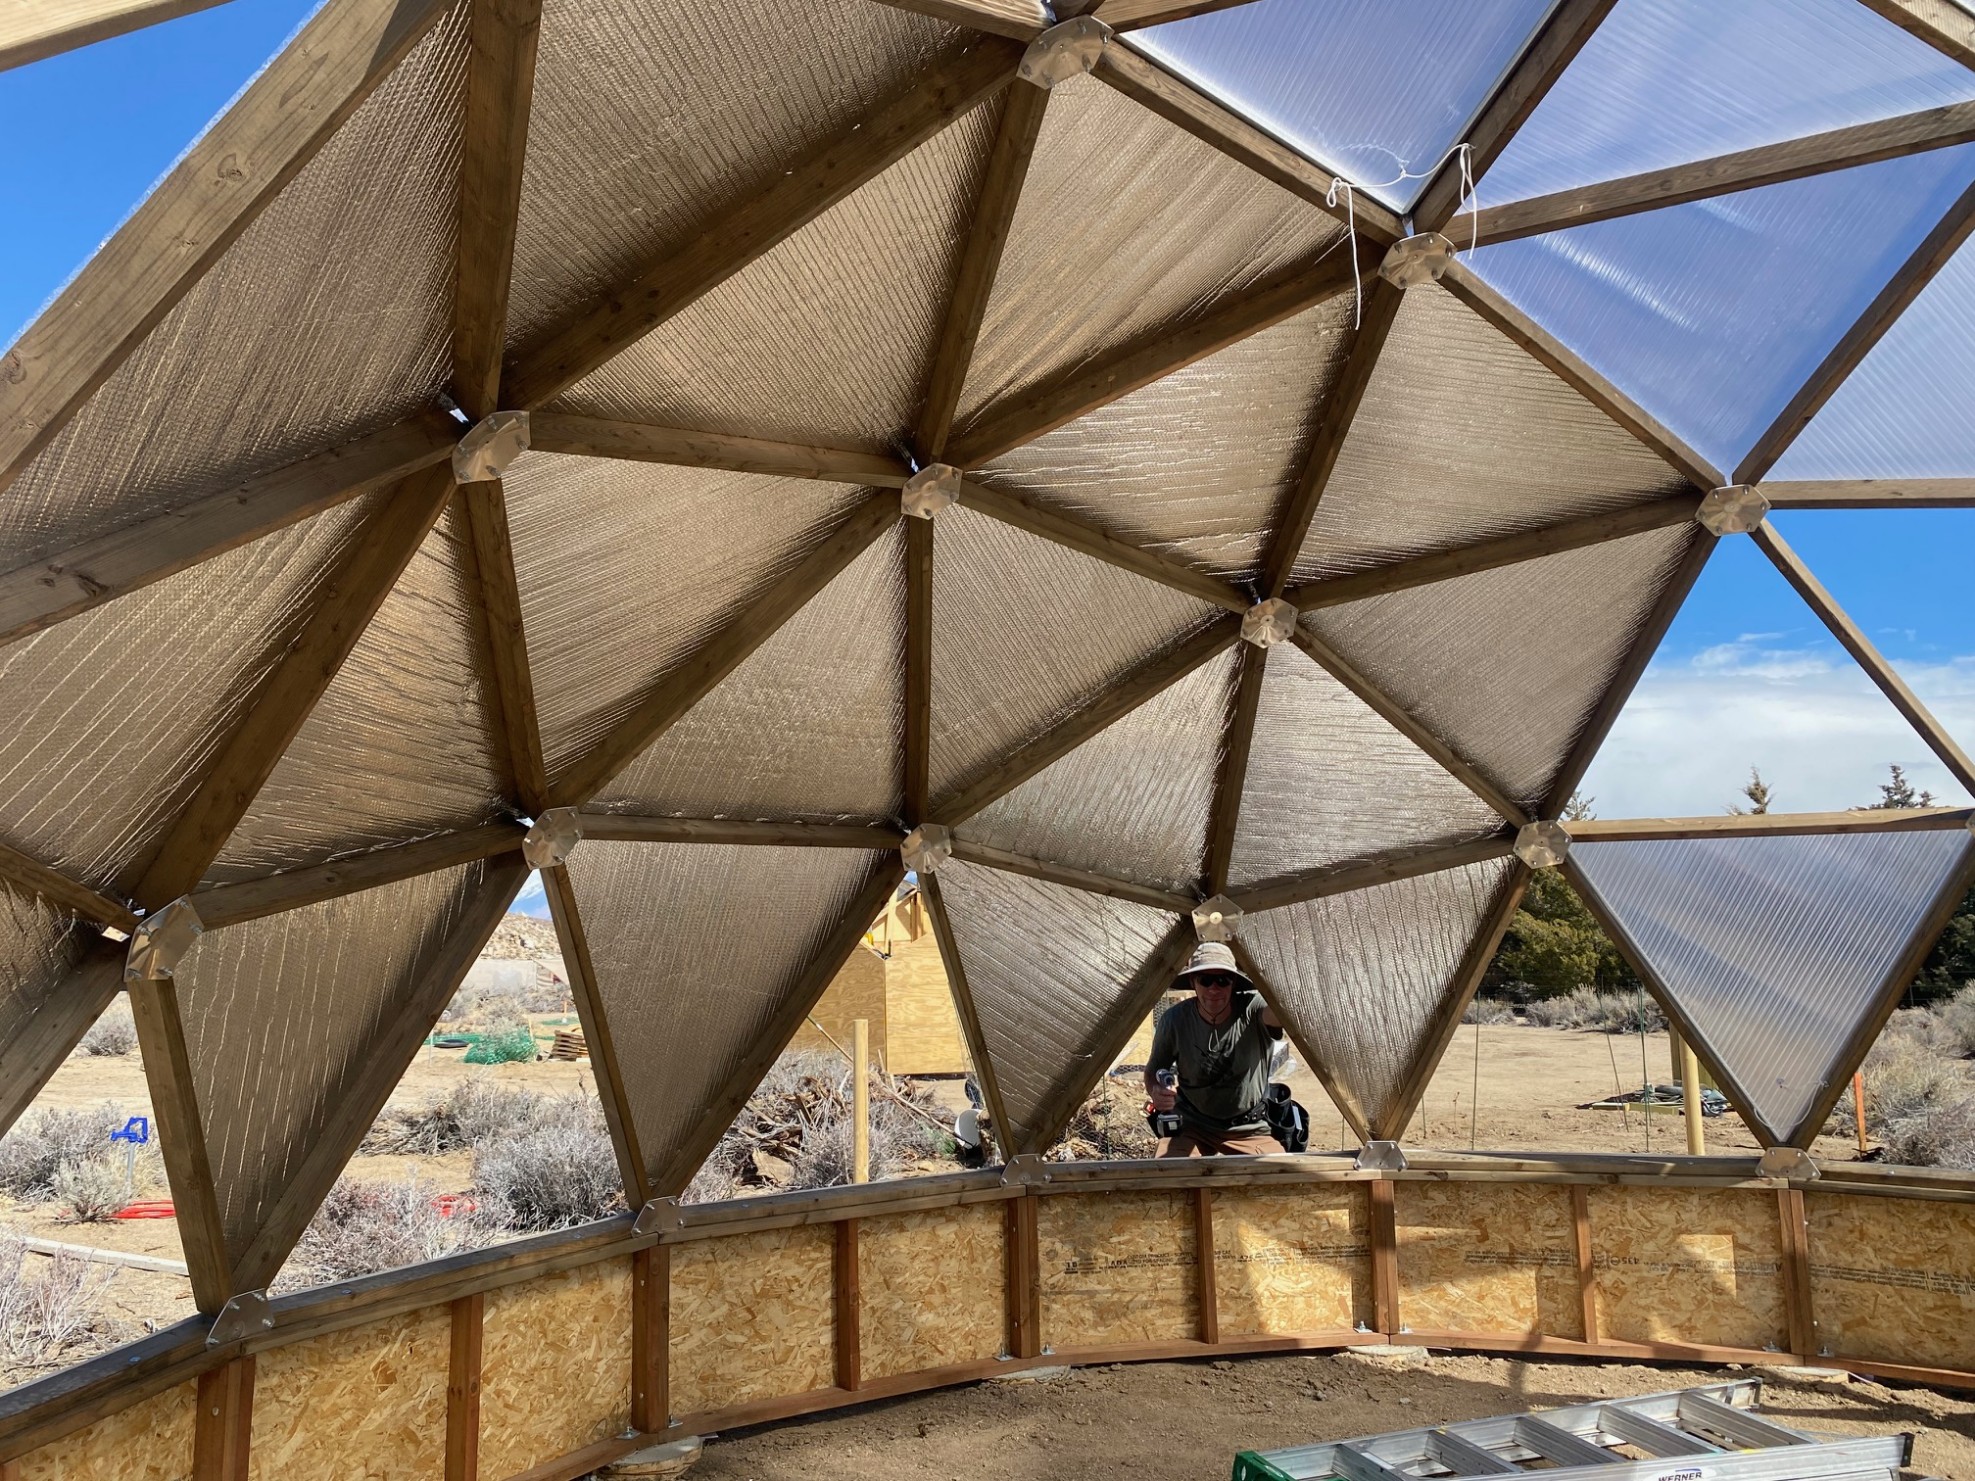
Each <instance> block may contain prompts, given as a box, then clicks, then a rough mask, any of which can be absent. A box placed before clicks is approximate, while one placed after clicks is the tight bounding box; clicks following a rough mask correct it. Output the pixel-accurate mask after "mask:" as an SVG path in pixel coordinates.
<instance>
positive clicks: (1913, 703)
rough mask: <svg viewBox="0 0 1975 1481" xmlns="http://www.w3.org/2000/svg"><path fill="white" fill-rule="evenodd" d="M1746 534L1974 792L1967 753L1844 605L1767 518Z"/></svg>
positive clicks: (1971, 764) (1974, 781)
mask: <svg viewBox="0 0 1975 1481" xmlns="http://www.w3.org/2000/svg"><path fill="white" fill-rule="evenodd" d="M1752 538H1753V539H1754V540H1755V542H1756V545H1757V547H1758V548H1759V549H1760V550H1761V551H1762V553H1763V554H1764V555H1766V556H1768V557H1769V559H1770V563H1771V564H1772V565H1774V566H1775V567H1776V569H1777V570H1778V571H1781V572H1782V573H1783V579H1784V580H1785V581H1787V582H1789V583H1790V585H1791V586H1793V587H1795V588H1796V591H1797V595H1798V596H1800V597H1802V598H1803V599H1804V601H1805V602H1807V603H1808V604H1809V606H1810V609H1811V610H1812V611H1813V612H1815V613H1816V614H1817V616H1818V620H1819V621H1821V622H1822V623H1823V624H1824V625H1825V627H1827V628H1829V629H1830V631H1831V636H1832V637H1834V638H1836V639H1837V640H1838V643H1839V645H1840V646H1841V647H1843V648H1844V650H1845V651H1846V652H1847V653H1849V654H1851V656H1852V658H1853V659H1854V660H1855V661H1856V662H1857V664H1858V666H1859V667H1860V668H1862V669H1864V670H1865V672H1866V675H1867V676H1868V677H1869V678H1870V679H1871V680H1872V682H1873V683H1874V684H1876V685H1878V686H1879V692H1880V693H1882V694H1884V695H1885V696H1886V698H1887V699H1889V700H1891V701H1892V702H1893V708H1894V709H1896V710H1898V711H1899V712H1900V714H1901V716H1903V717H1904V718H1905V720H1906V722H1907V724H1909V725H1911V726H1912V727H1913V728H1914V729H1915V730H1917V731H1919V732H1920V738H1921V739H1922V740H1924V741H1926V742H1927V747H1928V749H1929V750H1931V751H1932V752H1933V753H1934V754H1935V755H1936V756H1938V757H1939V758H1940V760H1941V764H1942V765H1943V766H1945V767H1946V768H1947V769H1948V772H1949V774H1950V775H1952V776H1953V777H1954V779H1955V781H1957V782H1958V783H1960V784H1961V786H1962V788H1963V789H1964V790H1966V791H1969V792H1975V762H1971V761H1970V760H1969V759H1968V753H1967V752H1965V751H1963V750H1962V749H1961V747H1960V746H1959V745H1957V744H1955V740H1954V737H1953V736H1951V735H1949V734H1948V732H1947V729H1946V727H1945V726H1943V725H1942V724H1941V723H1940V722H1939V721H1938V720H1936V719H1935V718H1934V717H1933V715H1932V714H1930V713H1929V712H1928V710H1927V707H1926V706H1925V705H1923V704H1922V703H1921V702H1920V698H1919V696H1918V695H1916V694H1915V693H1914V692H1913V691H1912V690H1911V689H1909V688H1908V687H1907V685H1906V681H1905V680H1904V679H1902V678H1901V677H1900V676H1899V675H1898V674H1897V673H1895V672H1894V671H1893V666H1892V665H1891V664H1889V663H1887V662H1886V660H1885V659H1884V658H1883V657H1881V656H1880V653H1879V650H1878V649H1877V648H1875V647H1873V646H1872V643H1871V641H1870V640H1869V639H1868V638H1867V637H1866V636H1865V633H1864V632H1863V631H1862V630H1861V629H1860V628H1859V626H1858V624H1857V623H1855V622H1853V621H1852V620H1851V618H1850V617H1849V616H1847V615H1846V613H1845V610H1844V608H1842V607H1840V606H1839V605H1838V603H1837V601H1836V599H1835V598H1833V597H1832V595H1831V593H1830V592H1828V591H1826V590H1825V589H1824V586H1823V584H1822V583H1821V582H1820V581H1818V579H1817V578H1816V577H1815V576H1813V575H1812V574H1811V572H1810V567H1808V566H1806V565H1805V564H1804V563H1803V561H1802V560H1800V559H1799V558H1798V556H1797V553H1796V552H1795V551H1794V550H1792V549H1791V548H1790V547H1789V545H1788V544H1787V543H1786V542H1785V541H1784V539H1783V537H1782V536H1781V535H1779V534H1778V533H1777V532H1776V527H1775V526H1774V525H1772V524H1771V523H1770V522H1769V521H1768V520H1764V521H1763V522H1762V524H1760V525H1759V526H1757V528H1756V529H1755V531H1754V532H1753V535H1752Z"/></svg>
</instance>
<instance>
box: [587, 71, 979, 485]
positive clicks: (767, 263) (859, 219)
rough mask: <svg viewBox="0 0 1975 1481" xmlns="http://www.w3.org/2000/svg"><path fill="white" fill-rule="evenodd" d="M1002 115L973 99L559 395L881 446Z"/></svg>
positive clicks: (919, 365) (683, 419) (628, 416)
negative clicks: (949, 121)
mask: <svg viewBox="0 0 1975 1481" xmlns="http://www.w3.org/2000/svg"><path fill="white" fill-rule="evenodd" d="M999 114H1000V105H999V103H998V102H996V101H990V102H988V103H985V104H982V105H981V106H979V107H977V108H975V109H974V110H973V111H972V112H970V113H968V114H967V115H965V116H964V117H963V118H961V119H960V121H959V122H958V123H955V124H953V125H952V126H951V127H949V128H947V129H946V130H945V131H943V132H942V133H940V134H938V135H935V136H934V138H933V139H932V141H931V142H930V143H927V144H924V145H921V146H920V147H919V148H918V149H917V150H915V151H914V152H913V153H911V154H909V155H907V156H906V157H905V158H904V159H902V160H900V161H899V162H898V163H897V164H895V165H893V166H892V167H891V168H890V169H889V170H886V171H885V172H884V173H883V174H882V175H880V176H878V178H877V179H875V180H873V181H872V182H871V183H870V184H868V185H866V186H864V187H863V189H861V190H859V191H857V192H856V193H855V194H853V195H852V196H850V197H849V199H847V200H845V201H843V202H842V203H840V204H839V205H837V206H835V207H834V208H832V209H831V210H829V211H827V212H825V213H824V214H823V215H822V216H821V217H819V218H818V219H817V220H815V221H813V222H811V223H810V224H809V225H808V226H805V227H804V228H803V229H802V230H800V231H798V232H797V233H796V234H795V235H794V236H791V237H789V238H788V239H787V240H785V241H784V242H782V243H781V244H780V245H779V246H777V247H775V248H774V249H773V250H772V251H770V252H769V253H768V254H767V255H766V256H765V257H763V258H761V259H760V260H759V261H758V262H755V263H752V264H750V265H749V266H747V267H745V268H743V269H741V271H740V272H738V273H736V274H735V275H734V276H733V277H731V278H729V279H728V280H727V281H726V282H725V283H723V284H721V285H720V286H719V287H718V288H715V289H714V290H713V291H712V292H711V293H709V294H707V295H706V297H704V298H702V299H700V300H699V301H698V302H697V303H695V304H693V305H692V307H690V308H688V309H686V310H685V311H684V312H683V313H681V314H679V315H677V316H675V317H674V318H672V319H670V320H668V321H667V322H666V323H665V324H664V325H663V326H662V327H660V328H659V329H657V330H656V331H654V332H653V333H651V334H649V335H647V336H646V337H645V338H644V339H642V340H640V341H639V342H638V343H637V344H635V345H633V346H632V347H631V348H630V349H628V350H626V351H625V352H624V353H623V354H621V355H619V356H617V357H616V358H615V359H613V360H611V361H610V362H608V363H607V364H606V365H604V367H603V368H602V369H600V370H598V371H596V372H594V373H593V374H591V375H590V376H588V377H587V378H585V379H584V380H582V381H580V382H578V383H577V384H576V385H575V386H574V387H572V388H571V389H570V391H569V392H568V393H567V394H565V395H564V396H563V397H562V398H561V400H560V401H559V402H558V403H557V404H558V405H559V406H560V407H562V408H564V409H567V410H571V411H581V412H588V413H590V414H592V415H595V416H604V417H614V418H619V419H622V420H626V421H642V422H656V423H659V424H661V425H666V426H679V427H701V428H706V429H709V430H711V431H716V432H733V433H739V434H741V435H753V436H757V437H777V438H783V439H786V440H789V441H793V442H820V443H825V444H835V445H842V444H849V445H853V446H858V447H880V448H882V447H888V446H890V444H891V443H892V442H893V440H894V439H895V438H896V437H897V436H898V434H899V429H900V428H902V427H905V426H908V425H910V423H911V422H912V419H913V416H914V415H915V413H916V412H917V410H918V405H919V401H920V398H921V397H922V396H924V394H925V386H926V377H927V375H928V374H929V373H930V367H931V365H932V359H933V354H934V351H935V349H936V348H937V346H938V342H939V335H940V329H941V326H942V323H943V321H944V318H945V313H946V302H947V299H948V298H949V297H950V296H951V288H950V286H949V285H950V283H951V281H952V278H953V274H954V271H955V270H956V268H957V266H958V262H959V256H960V249H961V247H962V246H963V245H964V244H965V241H966V236H967V228H968V226H969V224H970V222H971V220H972V218H973V214H974V202H975V199H976V198H977V197H978V195H979V194H980V177H981V173H982V169H983V167H984V166H985V164H986V161H987V152H988V147H989V145H990V144H991V143H992V142H993V139H994V126H995V121H996V119H997V118H998V117H999Z"/></svg>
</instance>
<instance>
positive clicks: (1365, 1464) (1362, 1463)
mask: <svg viewBox="0 0 1975 1481" xmlns="http://www.w3.org/2000/svg"><path fill="white" fill-rule="evenodd" d="M1330 1468H1331V1469H1332V1470H1333V1471H1335V1472H1336V1473H1337V1474H1338V1475H1340V1476H1342V1477H1343V1478H1344V1481H1417V1478H1415V1477H1409V1476H1407V1475H1406V1473H1405V1472H1404V1471H1395V1470H1394V1469H1393V1468H1392V1467H1391V1466H1388V1465H1387V1464H1386V1463H1385V1462H1384V1461H1382V1460H1374V1459H1373V1458H1372V1457H1371V1456H1369V1455H1366V1454H1365V1452H1364V1451H1362V1450H1356V1449H1353V1448H1352V1447H1351V1446H1349V1445H1339V1446H1336V1447H1334V1448H1333V1449H1332V1451H1331V1453H1330Z"/></svg>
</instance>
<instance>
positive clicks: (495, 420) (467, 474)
mask: <svg viewBox="0 0 1975 1481" xmlns="http://www.w3.org/2000/svg"><path fill="white" fill-rule="evenodd" d="M527 451H528V413H527V412H525V411H497V412H495V413H493V414H492V415H491V416H484V417H482V418H481V419H480V420H479V421H477V422H475V423H474V424H473V425H472V426H471V427H469V428H468V429H467V432H466V436H464V437H462V438H460V440H459V442H458V444H457V445H456V446H455V447H454V448H453V482H455V483H487V482H490V481H491V480H493V479H496V478H499V477H500V476H501V475H502V474H503V473H505V472H507V470H508V465H509V464H510V463H512V462H513V461H514V460H515V459H516V458H518V457H520V456H521V455H522V454H523V453H525V452H527Z"/></svg>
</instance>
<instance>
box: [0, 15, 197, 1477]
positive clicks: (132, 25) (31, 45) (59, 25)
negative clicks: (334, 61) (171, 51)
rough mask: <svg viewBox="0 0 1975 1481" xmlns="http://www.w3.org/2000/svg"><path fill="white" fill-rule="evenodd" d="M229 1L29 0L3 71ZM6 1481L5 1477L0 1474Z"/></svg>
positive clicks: (1, 53)
mask: <svg viewBox="0 0 1975 1481" xmlns="http://www.w3.org/2000/svg"><path fill="white" fill-rule="evenodd" d="M224 3H225V0H38V3H37V0H26V3H25V4H22V5H20V6H19V7H18V8H17V13H10V14H8V15H7V16H5V17H4V18H0V72H5V71H6V70H7V69H8V68H10V67H25V66H26V65H27V64H28V63H29V62H40V61H46V60H47V59H48V58H49V57H52V56H59V55H61V54H62V53H63V52H65V51H74V50H75V49H76V48H77V47H80V46H93V45H94V44H95V43H96V42H98V41H107V40H109V39H110V37H112V36H122V35H125V34H127V33H129V32H131V31H136V30H141V29H142V28H143V27H145V26H155V25H157V24H158V23H159V22H160V21H168V20H174V19H176V18H177V17H179V16H181V15H190V14H192V13H193V12H194V11H196V10H207V9H210V8H211V7H212V6H215V5H222V4H224ZM0 1481H4V1476H0Z"/></svg>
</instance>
